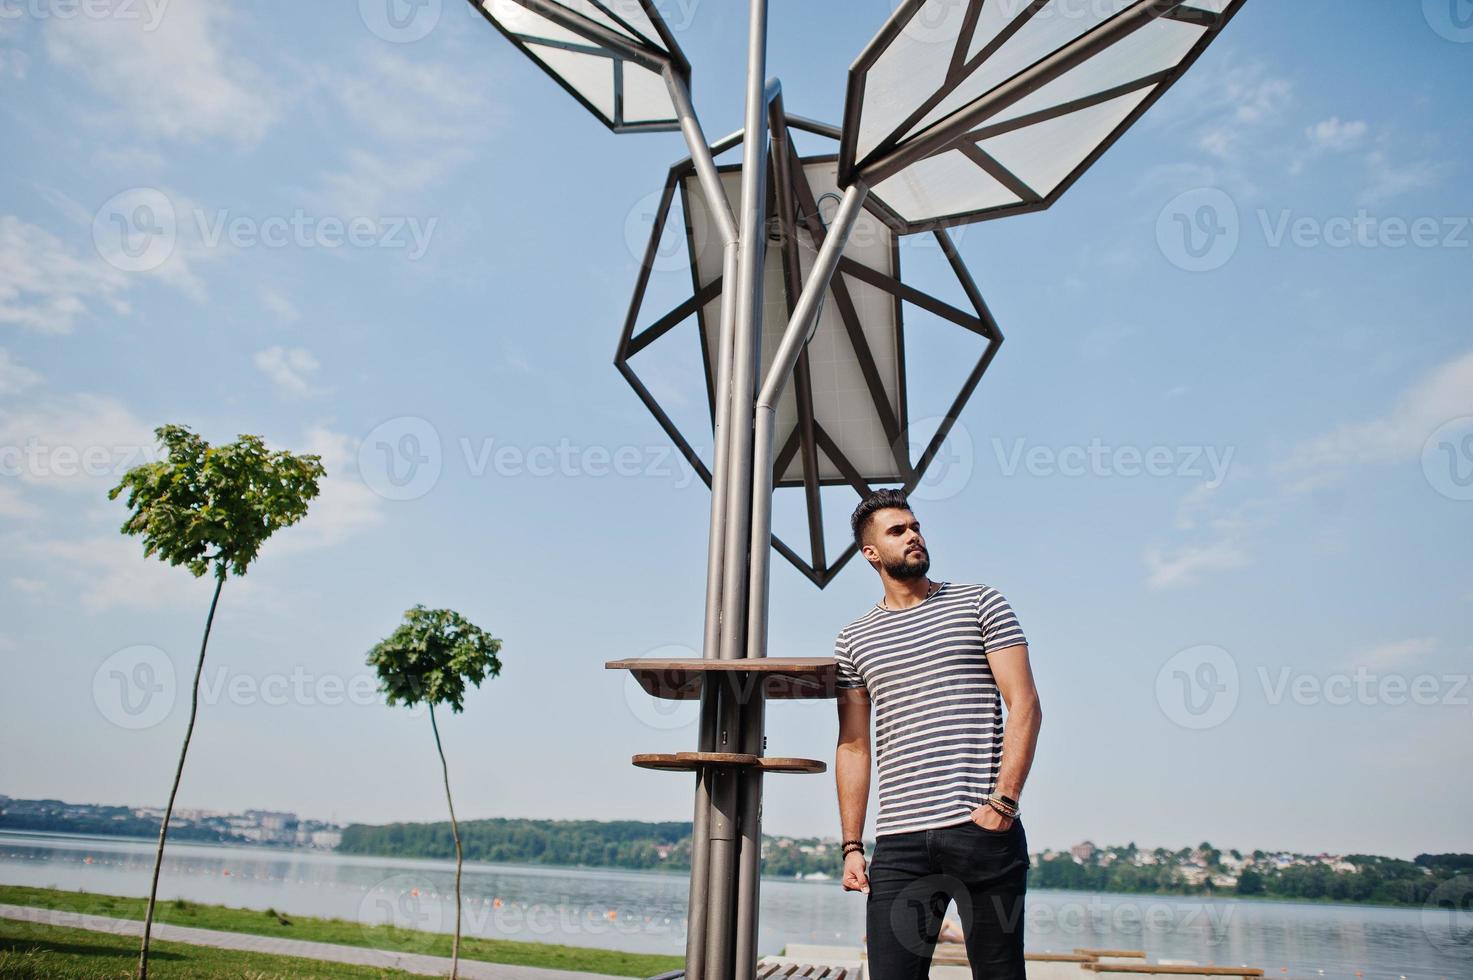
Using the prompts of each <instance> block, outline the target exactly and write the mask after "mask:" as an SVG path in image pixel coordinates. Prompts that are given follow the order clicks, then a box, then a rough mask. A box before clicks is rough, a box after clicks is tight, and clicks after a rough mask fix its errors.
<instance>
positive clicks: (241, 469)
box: [107, 425, 324, 980]
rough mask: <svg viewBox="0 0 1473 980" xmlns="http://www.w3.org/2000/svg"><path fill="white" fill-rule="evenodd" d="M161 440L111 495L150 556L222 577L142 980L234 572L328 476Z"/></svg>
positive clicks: (172, 437)
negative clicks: (218, 615) (159, 449)
mask: <svg viewBox="0 0 1473 980" xmlns="http://www.w3.org/2000/svg"><path fill="white" fill-rule="evenodd" d="M154 435H155V436H156V437H157V438H158V440H159V442H160V443H161V444H162V445H163V447H164V448H165V450H166V456H165V458H163V459H160V460H157V461H155V462H151V463H144V464H143V465H141V466H135V467H134V468H132V469H130V470H129V471H128V472H127V473H125V474H123V478H122V482H120V483H119V484H118V485H117V486H115V487H113V488H112V489H111V490H109V491H108V493H107V497H108V499H109V500H115V499H117V497H118V495H119V494H120V493H122V492H123V491H125V490H126V491H127V492H128V509H129V510H130V511H131V512H132V513H131V514H130V515H129V517H128V520H127V521H125V522H124V523H123V526H122V528H121V531H122V533H124V534H136V535H141V536H142V537H143V555H144V557H145V558H147V557H149V556H151V555H157V556H158V557H159V559H160V560H161V561H166V562H168V563H169V564H170V565H183V566H184V567H185V568H188V569H189V571H190V572H191V573H193V575H194V576H195V577H196V578H199V577H200V576H202V575H204V574H205V573H206V572H208V571H211V570H212V569H213V571H214V574H215V594H214V596H213V598H211V599H210V613H209V615H208V616H207V617H206V619H205V635H204V639H203V640H202V641H201V642H200V646H199V659H198V660H197V662H196V663H195V667H194V686H193V687H192V688H191V694H190V700H189V724H188V726H186V727H185V729H184V744H183V745H182V746H181V747H180V749H179V764H178V765H177V766H175V768H174V782H173V785H172V786H170V788H169V803H168V805H167V806H165V807H164V819H163V823H162V824H160V826H159V846H158V850H157V851H155V853H154V858H153V878H152V880H151V882H150V883H149V886H148V909H147V911H146V912H145V913H144V916H143V945H142V947H141V948H140V950H139V952H138V977H139V980H145V978H146V977H147V976H148V943H149V936H150V934H151V933H152V931H153V913H154V903H155V901H156V899H157V896H158V890H159V869H160V868H161V867H162V866H163V861H164V841H165V840H166V839H167V838H168V836H169V818H170V817H171V816H172V815H173V813H174V799H175V797H176V796H178V794H179V780H180V778H181V777H182V776H183V775H184V759H185V757H186V756H187V755H188V754H189V740H190V739H191V738H192V737H193V735H194V720H195V717H196V715H197V714H198V713H199V681H200V675H201V674H202V673H203V672H204V669H205V648H206V647H207V646H208V644H209V642H210V626H211V625H212V624H213V623H214V621H215V609H216V607H217V606H218V605H219V602H220V589H221V587H222V586H224V584H225V578H226V576H227V574H230V573H234V574H235V575H237V576H240V575H244V574H245V573H246V569H247V568H248V567H249V566H250V564H251V562H252V561H254V560H255V558H256V554H257V553H258V552H259V551H260V550H261V545H262V544H264V543H265V541H266V539H267V538H269V537H271V535H272V534H274V533H275V532H276V531H277V530H279V529H280V528H283V527H288V526H290V525H292V524H295V523H296V522H297V521H299V520H301V519H302V518H303V517H304V516H305V515H306V513H307V502H308V501H309V500H311V499H312V498H313V497H316V496H317V493H318V490H317V481H318V479H319V478H321V477H322V476H323V474H324V470H323V468H322V461H321V458H320V457H318V456H313V455H304V456H294V455H292V454H291V453H288V452H268V451H267V450H266V447H265V445H264V444H263V443H262V441H261V438H260V437H259V436H253V435H241V436H240V437H239V438H238V439H237V441H235V442H232V443H229V444H228V445H223V446H211V445H210V444H209V443H208V442H206V441H205V440H204V439H202V438H200V437H199V436H198V435H196V434H195V433H193V432H191V431H190V430H189V428H188V427H186V426H182V425H162V426H159V427H158V428H157V429H155V430H154Z"/></svg>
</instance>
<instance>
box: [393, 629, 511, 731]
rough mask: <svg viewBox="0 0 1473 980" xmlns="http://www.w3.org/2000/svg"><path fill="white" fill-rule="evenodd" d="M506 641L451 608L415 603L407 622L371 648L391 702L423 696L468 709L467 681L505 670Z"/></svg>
mask: <svg viewBox="0 0 1473 980" xmlns="http://www.w3.org/2000/svg"><path fill="white" fill-rule="evenodd" d="M500 649H501V641H500V640H498V639H496V638H495V637H493V636H491V635H489V634H488V633H486V631H485V630H482V629H481V628H480V627H478V626H476V625H474V624H472V623H470V622H468V621H467V620H466V619H465V617H463V616H461V615H460V613H458V612H455V611H454V610H452V609H426V608H425V607H424V606H420V605H416V606H414V608H412V609H409V610H408V611H406V612H405V613H404V622H402V623H400V624H399V626H398V627H397V628H396V629H395V630H394V632H393V633H391V634H389V636H388V637H387V638H386V639H384V640H381V641H379V642H378V643H377V644H376V645H375V646H374V648H373V649H372V650H370V651H369V652H368V664H369V665H370V666H371V667H373V668H374V669H375V670H376V671H378V678H379V690H380V691H382V692H383V694H384V697H385V699H386V700H387V701H388V702H389V704H404V705H408V706H409V707H414V706H415V705H417V704H420V703H421V702H424V703H427V704H430V705H436V704H448V705H450V707H451V709H452V710H453V711H456V712H459V711H462V710H463V709H464V700H465V686H466V684H467V683H468V682H469V683H471V684H474V685H476V686H477V687H479V686H480V684H481V681H482V680H484V679H485V677H486V676H487V675H488V674H489V675H490V676H492V677H498V676H500V674H501V658H500V657H498V656H497V655H496V654H497V652H498V651H499V650H500Z"/></svg>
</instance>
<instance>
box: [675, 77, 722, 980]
mask: <svg viewBox="0 0 1473 980" xmlns="http://www.w3.org/2000/svg"><path fill="white" fill-rule="evenodd" d="M662 74H663V75H664V78H665V86H666V88H667V89H669V91H670V99H671V102H672V103H673V104H674V106H675V113H676V116H677V118H678V119H679V120H680V129H681V132H682V133H683V134H684V136H685V141H686V144H687V146H688V147H689V148H690V154H691V162H692V163H693V164H694V165H695V169H696V176H697V179H698V180H699V181H700V183H701V189H702V191H703V192H704V193H705V195H706V198H707V200H708V204H709V211H710V213H711V215H712V217H713V219H714V220H715V222H716V226H717V231H718V232H719V233H720V235H721V238H722V241H723V243H724V251H723V256H722V259H723V261H722V277H723V278H722V283H723V285H722V293H723V295H724V296H725V297H726V298H725V299H724V300H723V302H722V304H721V322H720V325H719V329H718V334H717V343H716V346H717V356H716V417H715V420H714V431H713V436H714V440H713V441H714V445H713V448H712V462H711V466H712V475H711V526H710V530H709V532H708V538H707V556H706V622H705V633H704V641H703V645H702V656H704V657H708V658H714V657H717V656H718V655H719V654H720V640H721V632H720V631H721V620H722V572H723V567H724V562H723V558H724V555H725V543H726V542H725V534H726V506H727V504H726V501H727V484H728V479H727V471H728V469H729V467H730V465H731V464H730V455H729V445H730V441H731V440H730V431H731V430H730V423H729V419H730V408H731V364H732V347H733V333H734V326H735V323H736V314H735V307H734V304H733V303H732V302H731V299H730V295H731V293H732V292H733V291H734V286H735V283H736V281H737V259H738V253H737V246H738V238H737V227H736V219H735V217H734V216H733V214H732V210H731V203H730V202H729V201H728V200H727V197H726V191H725V189H724V188H723V186H722V184H721V176H720V174H719V173H718V172H717V170H716V163H715V159H714V158H713V155H712V152H711V147H710V146H708V145H707V143H706V136H705V133H704V132H703V131H702V129H701V124H700V120H699V118H698V117H697V116H696V111H695V107H694V105H693V104H692V103H691V99H690V88H689V86H688V85H687V83H686V79H685V76H683V75H682V74H681V73H680V72H678V71H676V70H675V68H674V66H673V65H669V66H666V68H665V70H664V71H663V72H662ZM720 702H721V697H720V689H719V688H718V687H717V682H716V681H715V679H714V678H708V679H706V680H703V681H702V686H701V715H700V734H699V739H698V743H697V748H698V749H699V750H700V751H703V752H710V751H713V750H714V749H715V748H716V741H717V736H718V732H717V728H718V724H719V718H718V713H719V711H720ZM716 777H717V773H716V772H715V771H714V770H712V769H709V768H707V769H703V770H700V771H697V773H696V780H695V810H694V814H693V817H692V820H691V871H690V891H689V900H688V903H687V907H686V940H685V970H686V976H687V977H688V978H690V980H699V978H700V977H702V976H704V975H705V970H706V940H707V934H708V930H707V914H708V908H709V905H708V901H707V897H708V894H709V890H710V874H711V863H710V842H711V824H712V820H711V814H712V810H713V808H714V803H715V796H716V795H717V794H716V793H713V785H712V784H713V782H715V781H716ZM719 824H720V821H719V820H718V825H719ZM724 832H725V831H724V828H723V827H721V826H718V833H724Z"/></svg>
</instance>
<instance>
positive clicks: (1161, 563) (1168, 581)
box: [1145, 539, 1248, 589]
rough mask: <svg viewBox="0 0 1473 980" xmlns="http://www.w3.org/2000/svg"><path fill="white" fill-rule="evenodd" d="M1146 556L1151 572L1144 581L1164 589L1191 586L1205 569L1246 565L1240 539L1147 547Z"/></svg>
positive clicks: (1246, 561) (1217, 569) (1223, 568)
mask: <svg viewBox="0 0 1473 980" xmlns="http://www.w3.org/2000/svg"><path fill="white" fill-rule="evenodd" d="M1145 559H1146V567H1147V569H1148V570H1149V573H1150V574H1149V576H1148V577H1147V583H1148V584H1149V585H1150V587H1151V588H1153V589H1164V588H1170V587H1172V586H1178V585H1190V584H1192V583H1194V582H1196V581H1197V580H1198V579H1199V578H1200V577H1201V576H1202V574H1203V573H1204V572H1217V571H1224V570H1227V569H1232V568H1242V567H1243V566H1245V565H1247V564H1248V553H1247V551H1246V550H1245V549H1244V547H1243V546H1242V544H1240V543H1239V542H1237V541H1234V540H1231V539H1223V540H1220V541H1215V542H1212V543H1210V544H1205V545H1187V546H1186V547H1182V548H1177V549H1174V550H1172V551H1169V552H1168V551H1166V550H1164V549H1161V548H1150V549H1148V550H1147V551H1146V554H1145Z"/></svg>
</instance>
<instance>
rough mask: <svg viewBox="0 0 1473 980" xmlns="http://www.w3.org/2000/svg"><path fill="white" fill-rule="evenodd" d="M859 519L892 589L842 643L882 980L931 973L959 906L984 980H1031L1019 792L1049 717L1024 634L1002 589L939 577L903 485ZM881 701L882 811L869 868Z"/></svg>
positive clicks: (842, 751) (848, 790) (845, 705)
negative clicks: (945, 924) (952, 906)
mask: <svg viewBox="0 0 1473 980" xmlns="http://www.w3.org/2000/svg"><path fill="white" fill-rule="evenodd" d="M850 525H851V527H852V528H853V530H854V540H855V542H856V543H857V544H858V545H859V547H860V550H861V553H862V554H863V555H864V557H865V558H866V559H867V560H868V561H869V563H870V565H872V566H873V567H874V569H875V571H876V572H877V573H878V574H879V576H880V583H881V585H882V586H883V587H884V592H885V594H884V598H883V599H882V600H881V601H880V602H878V603H876V604H875V605H874V606H873V607H872V608H870V609H869V610H868V611H867V612H865V614H864V615H863V616H860V617H859V618H858V619H856V620H855V621H854V622H852V623H850V624H849V625H848V626H845V627H844V628H843V629H842V630H840V631H839V635H838V638H837V640H836V641H835V644H834V659H835V660H836V661H837V662H838V680H837V687H838V688H839V690H838V699H839V744H838V749H837V752H836V759H835V763H834V774H835V779H836V782H837V784H838V795H839V821H840V824H841V826H842V828H843V837H844V878H843V882H844V889H845V890H846V891H859V892H863V893H865V894H866V895H867V896H868V898H867V900H866V902H867V904H866V915H865V919H866V926H867V935H866V943H867V945H868V954H869V976H870V977H871V980H921V978H924V977H926V976H927V975H928V972H929V970H930V965H931V954H932V952H933V951H934V949H935V944H936V941H937V938H938V933H939V932H940V929H941V923H942V916H943V914H944V913H945V911H946V907H947V904H948V902H949V901H950V900H952V899H954V900H955V901H956V903H957V911H958V912H959V913H960V918H961V922H962V931H963V934H964V937H965V942H966V947H967V960H968V962H969V963H970V965H971V969H972V975H973V977H975V978H978V980H982V978H987V980H1013V978H1019V980H1022V978H1023V977H1025V972H1024V965H1023V926H1024V916H1023V909H1024V894H1025V891H1026V886H1027V877H1028V868H1029V860H1028V841H1027V838H1026V837H1025V836H1024V833H1023V824H1022V822H1021V821H1020V820H1019V819H1018V813H1019V808H1018V797H1019V796H1020V795H1021V794H1022V790H1023V782H1024V780H1025V779H1026V778H1027V776H1028V770H1029V767H1030V766H1031V765H1032V763H1033V750H1034V746H1035V745H1036V744H1037V740H1038V729H1039V724H1040V721H1041V720H1042V713H1041V710H1040V708H1039V702H1038V692H1037V691H1036V690H1035V689H1034V684H1033V672H1032V670H1031V668H1030V667H1029V664H1028V643H1027V640H1026V639H1025V638H1024V635H1023V629H1022V627H1021V626H1020V625H1019V623H1018V618H1017V617H1016V616H1015V615H1014V614H1013V610H1012V608H1011V607H1010V606H1009V605H1008V601H1007V600H1006V599H1005V598H1003V595H1002V593H1000V592H998V591H997V590H996V589H994V588H992V587H991V586H988V585H968V584H962V583H957V582H945V581H943V582H933V581H932V580H931V579H930V578H929V577H928V576H927V574H926V573H927V572H928V571H929V570H930V567H931V559H930V553H929V551H928V550H927V548H926V541H925V538H924V537H922V536H921V525H920V522H919V521H918V520H916V517H915V514H914V513H913V512H912V511H911V509H910V504H909V502H908V501H907V500H906V497H905V494H904V493H902V492H901V491H899V490H878V491H875V492H874V493H871V494H870V495H869V496H867V497H865V498H864V499H863V500H861V501H860V503H859V506H858V507H857V508H855V510H854V514H853V516H852V517H851V519H850ZM999 696H1000V699H1001V700H999ZM871 703H873V704H874V707H875V724H874V743H875V756H876V758H875V763H876V768H877V769H878V771H879V797H880V812H879V814H878V816H877V817H876V821H875V852H874V855H873V857H872V859H871V861H870V862H869V864H868V866H866V863H865V857H864V843H863V841H862V840H861V837H862V835H863V831H864V816H865V807H866V805H867V802H868V800H869V782H870V705H871ZM1002 704H1006V706H1007V721H1008V724H1007V729H1006V735H1004V730H1003V718H1002Z"/></svg>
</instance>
